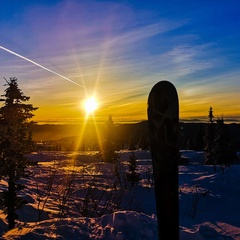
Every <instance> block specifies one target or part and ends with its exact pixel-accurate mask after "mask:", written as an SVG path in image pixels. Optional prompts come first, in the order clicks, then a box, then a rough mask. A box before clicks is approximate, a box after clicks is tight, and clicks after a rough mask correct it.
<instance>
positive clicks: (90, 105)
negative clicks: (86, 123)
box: [84, 97, 98, 114]
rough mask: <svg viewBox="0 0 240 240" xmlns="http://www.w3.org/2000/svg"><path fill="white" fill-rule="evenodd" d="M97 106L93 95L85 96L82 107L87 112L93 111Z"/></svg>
mask: <svg viewBox="0 0 240 240" xmlns="http://www.w3.org/2000/svg"><path fill="white" fill-rule="evenodd" d="M97 107H98V103H97V101H96V99H95V98H94V97H90V98H87V99H86V100H85V101H84V109H85V111H86V112H87V113H88V114H90V113H93V112H94V111H95V110H96V109H97Z"/></svg>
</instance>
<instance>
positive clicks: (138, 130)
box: [32, 121, 240, 150]
mask: <svg viewBox="0 0 240 240" xmlns="http://www.w3.org/2000/svg"><path fill="white" fill-rule="evenodd" d="M226 125H227V127H228V131H229V134H230V135H231V137H232V139H234V142H235V144H236V146H237V147H238V149H239V150H240V124H234V123H233V124H226ZM179 128H180V131H179V133H180V134H179V135H180V147H181V148H184V149H186V147H187V142H188V141H189V139H190V138H193V137H196V135H197V134H198V133H199V131H200V130H201V131H203V133H204V132H205V130H206V123H180V124H179ZM83 129H85V130H84V131H83ZM105 131H106V126H105V124H98V125H97V128H96V127H95V125H94V124H92V123H91V124H88V125H87V126H85V128H84V127H83V125H48V124H46V125H36V126H34V127H33V128H32V135H33V140H35V141H58V142H59V141H60V142H64V141H67V142H71V141H72V142H73V141H77V140H76V139H79V138H81V139H82V142H85V143H88V144H89V143H90V142H91V144H93V145H96V144H97V141H98V139H99V138H102V139H104V134H105ZM114 138H115V139H116V141H117V142H118V145H119V147H121V146H123V145H126V144H128V145H135V144H137V143H139V142H140V141H145V142H148V141H149V136H148V122H147V121H142V122H139V123H132V124H119V125H116V126H115V129H114ZM74 139H75V140H74Z"/></svg>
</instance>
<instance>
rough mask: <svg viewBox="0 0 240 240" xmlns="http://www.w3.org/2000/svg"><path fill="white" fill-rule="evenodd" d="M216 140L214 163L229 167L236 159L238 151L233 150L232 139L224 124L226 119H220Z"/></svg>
mask: <svg viewBox="0 0 240 240" xmlns="http://www.w3.org/2000/svg"><path fill="white" fill-rule="evenodd" d="M216 122H217V126H216V134H215V139H214V150H213V153H214V162H216V164H222V165H225V166H229V165H230V164H231V163H232V162H233V160H234V159H235V158H236V151H235V150H234V149H233V147H232V146H233V144H232V143H231V142H232V141H231V138H230V136H229V133H228V131H227V126H226V125H225V124H224V119H223V118H222V119H218V120H217V121H216Z"/></svg>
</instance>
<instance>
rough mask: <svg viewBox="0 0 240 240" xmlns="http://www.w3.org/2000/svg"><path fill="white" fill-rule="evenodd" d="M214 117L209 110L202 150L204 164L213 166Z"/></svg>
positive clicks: (210, 109)
mask: <svg viewBox="0 0 240 240" xmlns="http://www.w3.org/2000/svg"><path fill="white" fill-rule="evenodd" d="M214 125H215V124H214V116H213V110H212V107H210V108H209V112H208V124H207V128H206V135H205V139H204V140H205V148H204V157H205V164H208V165H211V164H213V165H215V163H214V158H213V148H214V139H215V126H214Z"/></svg>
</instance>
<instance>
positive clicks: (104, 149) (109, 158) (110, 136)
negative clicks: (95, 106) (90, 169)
mask: <svg viewBox="0 0 240 240" xmlns="http://www.w3.org/2000/svg"><path fill="white" fill-rule="evenodd" d="M100 158H101V159H102V160H103V161H104V162H109V163H114V162H116V160H117V159H118V158H119V156H118V154H117V153H116V143H115V142H114V123H113V120H112V116H111V115H109V116H108V120H107V122H106V135H105V139H104V141H103V143H102V146H101V147H100Z"/></svg>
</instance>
